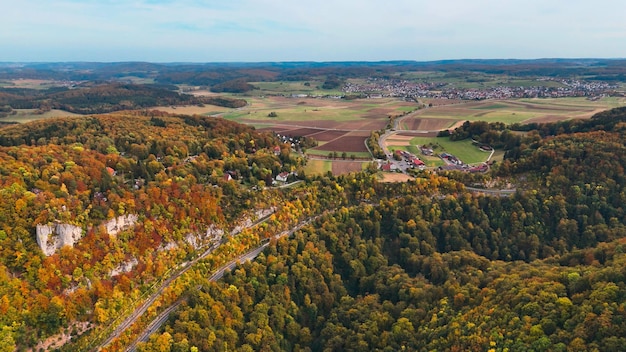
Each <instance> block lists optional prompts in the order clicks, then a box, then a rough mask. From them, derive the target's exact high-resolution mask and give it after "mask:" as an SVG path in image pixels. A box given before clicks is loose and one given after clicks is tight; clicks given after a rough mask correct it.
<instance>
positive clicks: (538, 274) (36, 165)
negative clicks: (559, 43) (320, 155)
mask: <svg viewBox="0 0 626 352" xmlns="http://www.w3.org/2000/svg"><path fill="white" fill-rule="evenodd" d="M397 64H399V63H397ZM402 64H403V65H415V66H419V65H418V64H413V63H402ZM439 64H440V65H444V66H445V67H447V66H446V65H450V67H454V66H455V65H460V64H463V65H467V67H472V68H474V69H479V68H481V67H482V68H483V69H486V68H485V67H486V66H483V65H484V63H483V62H480V61H475V62H464V63H458V62H451V63H445V62H442V63H439ZM508 64H509V66H506V67H508V68H507V69H508V70H514V69H513V67H515V70H516V72H517V73H518V74H523V72H526V71H524V70H539V69H541V70H548V69H549V68H550V67H552V66H550V65H551V64H550V63H549V62H534V63H528V62H519V63H508ZM511 64H512V65H513V66H510V65H511ZM540 64H541V65H543V66H541V67H539V66H540ZM77 65H78V64H77ZM242 66H243V67H237V68H236V69H235V68H230V67H229V66H228V65H227V64H224V66H220V67H215V69H214V70H204V71H200V70H198V71H197V72H196V71H195V68H194V67H191V66H189V67H185V69H184V70H183V68H181V67H178V68H174V67H169V68H164V69H162V71H159V72H160V76H159V79H158V82H159V83H158V84H155V85H134V84H125V83H120V82H106V83H102V84H88V85H85V86H84V87H81V88H80V89H60V88H56V90H55V91H45V90H44V91H36V90H28V89H25V90H18V89H16V88H6V89H2V90H0V106H4V105H7V106H11V107H12V108H35V109H39V108H42V107H45V106H48V107H50V108H55V109H56V108H59V109H64V110H66V111H76V112H80V113H84V114H89V115H88V116H74V117H65V118H50V119H45V120H38V121H34V122H29V123H26V124H16V125H11V126H5V127H2V128H0V351H14V350H18V351H26V350H28V349H33V350H35V351H38V350H48V349H49V350H59V351H89V350H94V349H97V347H99V346H101V344H103V342H104V341H105V339H106V337H107V336H109V335H110V334H111V333H112V332H113V330H114V328H115V327H116V326H118V325H119V324H120V322H121V321H122V320H123V319H124V318H126V317H127V316H129V315H130V313H131V312H132V310H134V308H135V307H137V306H139V305H140V304H141V303H143V302H145V301H146V300H147V298H148V297H150V296H151V295H154V294H156V293H159V294H158V298H157V299H156V300H155V302H156V303H155V304H154V305H152V306H151V308H150V309H148V310H147V311H146V312H145V314H144V316H142V317H141V318H140V319H138V320H137V321H136V322H135V323H134V324H133V325H131V326H130V327H129V328H128V329H127V330H126V331H125V332H124V333H122V334H121V335H120V336H119V337H117V338H115V339H113V340H112V341H111V342H110V343H108V344H106V345H104V346H101V347H103V348H102V350H103V351H118V350H124V348H125V347H126V346H128V345H130V344H131V343H133V341H135V339H136V338H137V337H138V336H139V334H140V333H141V332H142V331H143V330H144V328H146V326H148V324H149V323H150V322H151V321H152V320H153V319H154V318H155V317H156V316H157V315H158V314H159V313H161V312H162V311H164V310H165V309H166V308H168V307H175V309H173V310H172V312H171V314H169V316H168V317H167V318H166V319H165V323H164V324H163V325H162V326H161V327H160V328H159V329H158V330H157V331H156V332H155V333H154V334H152V335H151V336H150V337H149V338H147V340H146V341H144V342H140V343H138V344H137V350H138V351H177V352H178V351H181V352H182V351H226V350H238V351H270V350H271V351H400V350H407V351H425V350H428V351H431V350H436V351H444V350H449V351H594V350H595V351H620V350H623V346H624V345H626V303H624V302H626V265H625V264H626V211H625V209H624V204H626V176H624V168H625V167H626V144H625V143H624V141H625V140H626V108H617V109H613V110H608V111H604V112H601V113H598V114H596V115H595V116H593V117H591V118H589V119H585V120H575V119H571V120H565V121H560V122H552V123H530V124H510V125H508V124H504V123H501V122H491V123H488V122H481V121H472V122H470V121H468V122H466V123H464V124H462V125H459V126H458V127H457V128H455V129H453V130H451V131H447V130H446V133H442V134H441V137H439V138H446V139H450V140H451V141H458V140H468V139H471V140H474V141H475V142H476V143H482V144H487V145H491V146H494V148H496V149H497V150H498V152H500V153H502V154H503V159H502V161H498V162H496V163H494V164H493V165H491V166H490V169H489V171H488V172H486V173H477V174H473V173H468V172H458V171H433V170H416V171H414V172H413V175H414V176H415V177H414V178H412V179H411V180H409V181H406V182H397V183H383V182H380V180H379V171H378V170H377V168H376V166H375V165H371V166H369V167H365V168H364V170H363V171H361V172H354V173H348V174H343V175H333V174H332V172H327V173H322V174H317V175H312V174H309V173H307V172H306V169H305V166H306V164H307V162H309V161H308V160H307V158H305V156H303V155H302V154H301V153H299V152H297V151H296V150H295V148H294V147H293V146H292V144H291V142H289V141H286V140H284V139H281V138H279V136H277V135H276V134H274V133H271V132H266V131H259V130H257V129H255V128H254V127H251V126H246V125H242V124H239V123H236V122H232V121H229V120H226V119H223V118H215V117H209V116H200V115H184V114H171V113H165V112H160V111H155V110H151V109H149V107H152V106H157V105H178V104H185V105H190V104H191V105H193V104H216V105H226V106H229V107H238V106H241V105H240V104H245V101H243V100H238V99H234V98H228V97H222V96H216V95H210V96H206V97H198V96H192V95H184V94H180V93H179V92H176V91H175V90H173V89H172V87H169V86H168V85H169V84H175V83H178V79H182V78H180V77H183V76H184V77H185V78H184V79H185V80H190V79H198V80H199V81H198V82H197V83H201V82H200V80H201V79H206V80H207V82H208V80H211V79H212V80H213V81H211V84H212V85H214V86H215V87H217V88H216V90H218V91H220V92H227V93H228V92H232V91H234V90H237V89H254V87H248V83H247V82H253V81H263V80H271V79H279V78H277V77H279V76H280V75H283V76H282V77H283V79H284V78H285V77H284V75H289V76H290V77H294V78H295V77H300V78H298V79H301V78H302V75H305V74H306V73H307V72H308V73H310V72H312V71H316V70H317V71H319V72H324V74H325V75H326V76H328V77H339V78H337V79H340V78H341V77H346V76H349V75H351V74H355V75H356V74H361V72H360V71H359V70H361V69H363V68H361V67H360V66H358V65H354V66H352V65H350V64H344V65H343V66H342V67H341V70H339V71H341V74H338V73H337V72H334V70H338V69H337V68H336V67H335V66H332V65H329V66H324V65H315V64H307V65H304V64H301V65H298V64H296V63H293V64H291V66H290V67H282V68H281V70H277V69H276V68H275V67H271V66H268V67H266V68H265V69H264V70H260V69H258V68H254V67H245V65H242ZM393 66H394V64H391V63H381V64H380V65H373V66H372V67H370V68H369V70H373V72H374V71H375V72H378V73H379V74H383V73H384V72H387V70H392V69H393ZM487 66H488V67H489V69H490V70H496V69H497V65H493V64H490V65H487ZM614 66H615V65H614V64H613V63H602V64H597V65H596V66H593V65H589V67H590V68H589V70H596V71H597V74H606V75H618V74H620V73H619V72H617V71H615V70H614ZM43 69H49V67H47V68H46V67H38V68H32V67H31V68H24V72H26V73H28V72H31V71H29V70H33V71H36V70H43ZM109 69H111V66H108V65H105V64H103V65H101V66H100V67H98V68H97V69H94V70H91V71H90V70H84V72H83V73H82V74H85V75H95V74H96V73H97V72H104V71H106V70H109ZM118 69H119V67H118ZM124 69H125V70H127V71H129V72H130V71H132V70H139V71H141V72H144V73H145V72H151V71H152V70H153V69H154V67H153V66H151V64H141V65H140V64H127V65H126V66H124ZM220 69H221V70H220ZM451 69H452V68H451ZM561 69H562V70H564V71H567V70H568V69H567V68H561ZM213 71H215V72H213ZM243 71H245V72H246V74H247V75H256V76H257V77H256V78H257V79H256V80H252V79H242V77H241V73H242V72H243ZM317 71H316V72H317ZM330 71H333V72H332V74H330V75H329V72H330ZM596 71H594V72H596ZM24 72H22V73H24ZM68 72H73V74H79V73H78V72H77V71H68ZM133 72H134V71H133ZM216 72H221V75H222V76H220V77H217V78H216ZM49 74H50V75H51V76H52V75H61V74H62V73H61V71H58V70H50V71H49ZM65 74H67V75H69V73H65ZM108 74H111V73H110V72H109V73H108ZM125 74H128V72H126V73H125ZM134 74H135V75H137V74H138V73H137V72H134ZM555 74H558V72H555ZM1 75H9V73H7V72H4V71H2V70H0V76H1ZM7 77H8V76H7ZM7 77H3V78H7ZM9 78H10V77H9ZM68 78H69V77H68ZM260 78H263V79H260ZM54 79H59V77H55V78H54ZM337 82H339V81H337ZM330 83H333V82H330ZM220 94H221V93H220ZM94 97H97V98H94ZM92 98H93V99H95V100H97V103H94V102H93V99H92ZM216 99H218V100H219V99H223V100H219V101H217V102H216ZM19 104H23V105H19ZM29 104H30V105H29ZM229 104H230V105H229ZM281 175H282V176H284V177H286V178H288V180H287V181H278V182H277V180H279V178H278V177H279V176H281ZM285 175H286V176H285ZM292 183H293V184H292ZM490 184H499V185H500V184H510V185H512V187H513V188H515V189H516V191H515V192H512V193H511V194H506V195H502V194H500V195H498V194H496V195H492V194H490V193H487V192H481V191H480V189H481V188H482V187H487V185H490ZM477 190H478V191H477ZM292 230H293V231H292ZM46 231H48V232H46ZM72 231H74V232H72ZM289 231H291V232H289ZM278 234H288V236H287V235H286V236H282V237H280V238H278V237H276V236H275V235H278ZM261 245H267V246H266V247H265V249H264V250H263V251H262V252H261V254H260V255H259V256H258V257H257V258H256V260H253V261H250V262H245V263H238V264H237V265H236V266H235V268H234V269H233V270H232V271H226V273H225V274H224V276H223V277H222V278H221V279H220V280H217V281H215V280H211V279H210V278H211V276H212V275H214V274H215V272H216V270H217V269H218V268H220V267H222V266H223V265H224V264H226V263H227V262H229V261H230V260H233V259H235V258H237V257H238V256H239V255H241V254H244V253H246V252H248V251H249V250H251V249H254V248H258V247H259V246H261ZM169 278H172V279H171V280H169ZM168 280H169V281H168ZM159 287H163V289H162V290H161V291H159V292H157V291H158V290H159ZM62 340H65V341H63V343H60V342H59V341H62Z"/></svg>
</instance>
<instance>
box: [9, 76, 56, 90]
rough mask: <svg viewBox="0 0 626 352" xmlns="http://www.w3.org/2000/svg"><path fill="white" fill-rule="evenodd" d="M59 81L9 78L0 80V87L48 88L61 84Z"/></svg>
mask: <svg viewBox="0 0 626 352" xmlns="http://www.w3.org/2000/svg"><path fill="white" fill-rule="evenodd" d="M61 85H62V83H61V82H57V81H53V80H47V79H27V78H24V79H9V80H0V87H1V88H25V89H48V88H52V87H59V86H61Z"/></svg>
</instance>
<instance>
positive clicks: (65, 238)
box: [37, 214, 139, 256]
mask: <svg viewBox="0 0 626 352" xmlns="http://www.w3.org/2000/svg"><path fill="white" fill-rule="evenodd" d="M138 218H139V217H138V216H137V215H135V214H127V215H123V216H118V217H117V218H115V219H111V220H109V221H107V222H105V223H104V227H105V229H106V231H107V233H108V234H109V235H111V236H115V235H117V234H118V233H120V232H121V231H124V230H126V229H128V228H129V227H132V226H134V225H135V223H137V219H138ZM83 234H84V232H83V229H82V228H81V227H78V226H74V225H70V224H62V223H54V224H49V225H37V244H38V245H39V248H41V250H42V251H43V253H44V254H45V255H46V256H50V255H52V254H54V252H56V251H57V250H58V249H60V248H61V247H63V246H70V247H73V246H74V243H76V242H78V240H80V239H81V238H82V237H83Z"/></svg>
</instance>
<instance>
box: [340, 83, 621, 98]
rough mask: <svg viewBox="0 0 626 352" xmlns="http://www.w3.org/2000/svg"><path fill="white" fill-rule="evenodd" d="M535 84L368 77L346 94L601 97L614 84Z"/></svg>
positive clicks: (348, 86)
mask: <svg viewBox="0 0 626 352" xmlns="http://www.w3.org/2000/svg"><path fill="white" fill-rule="evenodd" d="M536 81H537V85H536V86H506V85H502V86H497V87H485V88H455V87H453V88H447V86H448V85H447V84H445V83H441V82H436V83H434V82H429V83H417V82H410V81H406V80H386V79H378V78H369V79H368V80H367V82H366V83H362V84H356V83H352V82H347V83H346V84H345V85H344V87H343V92H344V93H346V94H357V93H358V94H367V95H368V97H370V98H382V97H400V98H405V99H412V100H414V99H418V98H436V99H460V100H484V99H511V98H565V97H589V98H594V97H600V96H603V95H607V94H609V92H610V91H611V90H613V89H616V88H617V86H615V85H611V84H608V83H606V82H586V81H579V80H572V79H569V80H567V79H560V80H556V79H552V78H540V79H537V80H536ZM548 81H554V82H556V83H558V84H559V85H561V87H551V86H549V85H548V84H546V83H544V82H548Z"/></svg>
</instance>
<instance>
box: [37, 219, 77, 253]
mask: <svg viewBox="0 0 626 352" xmlns="http://www.w3.org/2000/svg"><path fill="white" fill-rule="evenodd" d="M36 231H37V244H38V245H39V247H40V248H41V250H42V251H43V253H44V254H45V255H46V256H50V255H52V254H54V252H56V251H57V250H58V249H60V248H61V247H63V246H70V247H74V243H76V242H77V241H78V240H80V239H81V238H82V237H83V229H82V228H81V227H78V226H74V225H70V224H62V223H54V224H49V225H37V228H36Z"/></svg>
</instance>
